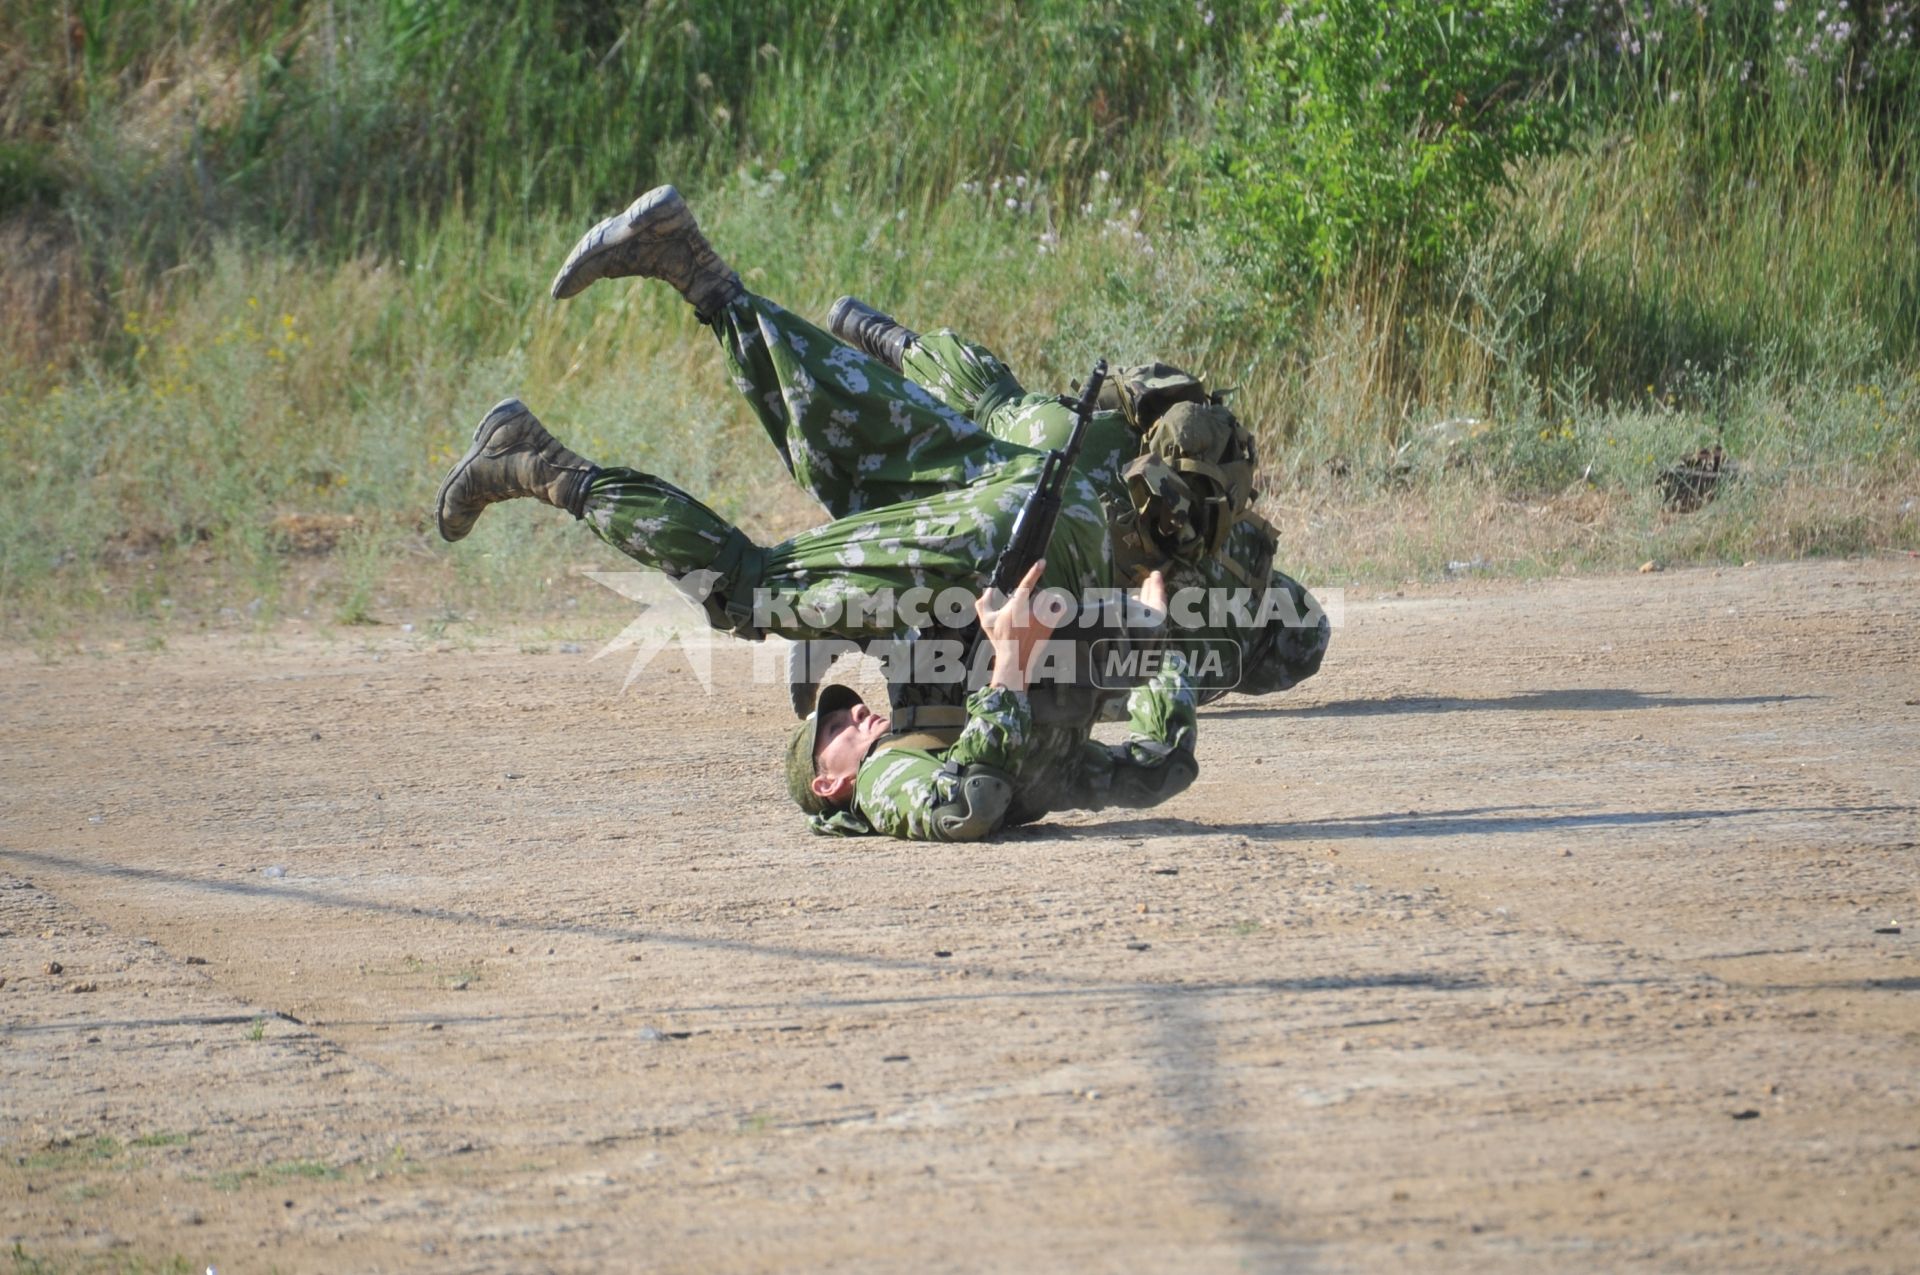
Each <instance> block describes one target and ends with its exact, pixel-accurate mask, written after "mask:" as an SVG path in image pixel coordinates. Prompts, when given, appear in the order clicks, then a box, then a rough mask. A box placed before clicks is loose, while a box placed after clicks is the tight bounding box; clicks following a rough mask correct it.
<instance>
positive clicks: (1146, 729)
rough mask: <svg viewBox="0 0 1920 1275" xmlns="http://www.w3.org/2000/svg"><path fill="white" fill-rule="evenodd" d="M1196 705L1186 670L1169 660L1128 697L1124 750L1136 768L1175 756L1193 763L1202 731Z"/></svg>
mask: <svg viewBox="0 0 1920 1275" xmlns="http://www.w3.org/2000/svg"><path fill="white" fill-rule="evenodd" d="M1195 702H1196V701H1195V698H1194V693H1193V683H1192V682H1191V681H1190V680H1189V679H1188V678H1187V673H1186V669H1185V668H1184V667H1182V666H1181V664H1180V662H1179V661H1177V660H1169V661H1167V662H1166V663H1165V664H1164V665H1162V666H1161V668H1160V671H1159V672H1158V673H1155V674H1154V675H1153V677H1152V678H1150V679H1149V680H1148V681H1147V683H1146V684H1145V685H1144V686H1137V687H1135V688H1134V690H1133V693H1132V694H1131V695H1130V696H1128V697H1127V726H1128V731H1127V742H1126V743H1125V744H1122V745H1121V747H1122V748H1124V749H1125V750H1126V751H1127V753H1128V755H1129V756H1130V757H1131V758H1132V760H1133V761H1134V763H1135V764H1136V765H1142V766H1154V765H1157V764H1164V763H1165V761H1166V759H1167V758H1169V757H1171V756H1173V755H1174V754H1175V753H1184V754H1185V755H1186V757H1187V758H1188V760H1189V761H1190V762H1191V759H1192V757H1193V745H1194V738H1195V736H1196V734H1197V733H1198V729H1199V715H1198V714H1197V713H1196V712H1195ZM1195 769H1196V770H1197V769H1198V767H1197V765H1196V766H1195ZM1189 782H1191V780H1189Z"/></svg>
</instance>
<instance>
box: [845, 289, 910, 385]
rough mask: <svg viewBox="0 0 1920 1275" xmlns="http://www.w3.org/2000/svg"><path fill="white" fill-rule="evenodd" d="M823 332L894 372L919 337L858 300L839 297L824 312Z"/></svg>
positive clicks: (889, 317)
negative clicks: (825, 318)
mask: <svg viewBox="0 0 1920 1275" xmlns="http://www.w3.org/2000/svg"><path fill="white" fill-rule="evenodd" d="M827 330H828V331H829V332H831V333H833V334H834V335H835V336H837V337H839V338H840V339H841V340H842V341H845V342H846V343H847V344H848V345H851V346H853V347H854V348H855V349H857V350H865V351H866V352H867V353H868V354H871V355H872V356H873V357H874V358H876V359H879V360H880V361H881V362H882V363H885V364H886V365H887V366H888V367H890V368H892V369H893V370H894V371H896V372H898V371H900V370H901V366H900V365H901V362H902V360H904V359H905V358H906V356H907V349H908V347H909V346H911V345H912V344H913V343H914V342H915V341H918V340H919V339H920V334H919V333H918V332H915V331H914V330H913V329H912V328H910V327H907V326H906V325H905V324H902V323H897V322H895V321H894V318H893V316H892V315H890V314H882V313H880V312H879V311H878V310H876V309H874V308H873V307H872V306H870V305H868V304H867V303H866V302H864V301H862V300H860V299H859V298H858V297H841V298H840V299H839V300H838V301H836V302H834V303H833V309H831V310H829V311H827Z"/></svg>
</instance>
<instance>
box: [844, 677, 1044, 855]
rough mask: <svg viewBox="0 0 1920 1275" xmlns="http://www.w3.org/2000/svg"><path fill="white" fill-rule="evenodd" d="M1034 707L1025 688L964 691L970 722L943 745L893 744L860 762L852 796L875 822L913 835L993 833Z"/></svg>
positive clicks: (957, 837)
mask: <svg viewBox="0 0 1920 1275" xmlns="http://www.w3.org/2000/svg"><path fill="white" fill-rule="evenodd" d="M1032 733H1033V715H1032V713H1031V711H1030V710H1029V708H1028V706H1027V697H1026V693H1025V692H1023V691H1017V690H1013V689H1011V688H1008V687H998V686H984V687H982V688H980V689H979V690H977V691H975V692H974V693H973V694H972V695H971V696H969V697H968V698H967V724H966V727H965V729H963V730H962V731H961V732H960V738H959V739H957V740H956V741H954V743H953V745H952V747H950V748H947V749H946V750H945V751H943V752H940V753H929V752H922V751H920V750H918V749H913V748H896V749H893V750H891V751H888V752H882V753H877V754H875V755H874V756H873V757H871V758H869V759H868V761H867V762H866V764H865V765H863V766H861V768H860V775H859V779H858V788H857V795H856V796H855V798H854V802H855V804H856V805H857V806H858V807H859V810H860V813H861V814H862V815H863V816H865V818H866V820H867V822H868V823H869V824H870V825H872V827H873V830H874V831H875V832H877V833H880V834H882V835H883V836H889V837H901V838H905V839H909V840H914V841H977V840H979V839H980V838H982V837H987V836H990V835H992V834H993V832H994V831H996V830H997V829H998V827H999V825H1000V822H1001V819H1002V818H1003V817H1004V815H1005V812H1006V806H1007V802H1008V800H1009V799H1010V798H1011V795H1012V776H1013V775H1014V774H1015V773H1016V772H1017V771H1018V770H1019V769H1020V763H1021V762H1022V761H1024V760H1025V759H1026V752H1027V744H1028V740H1029V739H1030V738H1031V736H1032Z"/></svg>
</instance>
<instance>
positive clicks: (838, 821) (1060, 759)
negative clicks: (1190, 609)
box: [813, 665, 1195, 841]
mask: <svg viewBox="0 0 1920 1275" xmlns="http://www.w3.org/2000/svg"><path fill="white" fill-rule="evenodd" d="M1127 724H1128V735H1127V740H1126V742H1125V743H1123V744H1117V745H1113V746H1111V747H1109V746H1108V745H1105V744H1102V743H1099V742H1098V741H1096V740H1092V739H1089V738H1088V737H1087V732H1086V731H1085V729H1073V728H1069V727H1044V726H1043V727H1039V728H1036V727H1035V726H1034V725H1033V714H1032V712H1031V710H1030V709H1029V707H1028V703H1027V697H1026V695H1024V694H1022V693H1020V692H1017V691H1009V690H1005V689H1000V688H995V687H991V686H983V687H981V688H980V689H979V690H977V691H975V692H974V693H973V694H972V695H971V696H969V697H968V699H967V725H966V728H965V729H964V730H962V731H961V732H960V738H959V739H958V740H956V741H955V742H954V743H953V745H952V746H951V747H949V748H946V749H944V750H942V751H939V752H932V751H928V750H925V749H920V748H911V747H902V748H893V749H888V750H886V751H884V752H875V753H873V754H871V755H870V756H868V758H867V759H866V761H864V762H863V763H861V766H860V772H859V774H858V775H857V776H856V777H855V785H854V797H853V801H852V803H851V804H850V805H849V806H848V807H847V808H846V809H845V810H839V811H834V812H831V813H828V814H823V815H815V816H813V826H814V829H815V830H816V831H819V832H825V833H830V834H834V835H838V836H859V835H864V834H869V833H879V834H881V835H883V836H890V837H906V838H912V839H914V840H922V841H925V840H935V839H938V838H939V837H940V830H939V827H938V825H937V824H936V823H935V821H934V819H933V811H934V810H935V809H936V808H938V807H940V806H942V805H944V804H945V803H947V802H948V801H950V800H952V798H953V786H954V784H955V783H956V782H957V780H958V777H959V774H960V771H961V770H962V769H963V768H964V767H968V766H977V765H985V766H991V767H994V768H995V769H997V770H1001V771H1004V772H1006V773H1007V774H1009V775H1011V776H1012V777H1013V793H1014V796H1013V808H1012V809H1011V810H1010V811H1009V812H1008V814H1007V818H1006V821H1005V823H1006V826H1012V825H1015V824H1022V823H1031V822H1032V821H1033V820H1035V819H1038V818H1040V817H1041V816H1042V815H1044V814H1046V813H1047V812H1048V811H1050V810H1100V809H1104V808H1106V807H1109V806H1125V807H1142V806H1152V805H1156V804H1158V803H1159V802H1160V801H1162V800H1164V799H1166V798H1167V797H1170V796H1172V795H1173V794H1174V793H1176V792H1178V791H1180V789H1182V788H1185V787H1186V785H1187V784H1188V783H1189V782H1191V780H1192V778H1193V773H1194V772H1193V765H1192V758H1193V746H1194V734H1195V721H1194V698H1193V691H1192V689H1191V688H1190V687H1189V686H1188V685H1187V680H1186V677H1185V676H1184V675H1183V674H1182V673H1180V672H1179V671H1178V669H1177V668H1175V667H1173V666H1171V665H1170V666H1168V667H1166V668H1164V669H1162V670H1161V671H1160V672H1159V673H1158V674H1156V675H1155V676H1154V678H1153V679H1152V680H1151V681H1149V682H1148V683H1147V684H1146V685H1144V686H1140V687H1137V688H1136V689H1135V690H1134V691H1133V693H1132V694H1131V695H1130V696H1129V697H1128V701H1127ZM1176 757H1178V758H1180V759H1181V761H1182V762H1183V763H1184V765H1169V761H1170V760H1171V759H1174V758H1176Z"/></svg>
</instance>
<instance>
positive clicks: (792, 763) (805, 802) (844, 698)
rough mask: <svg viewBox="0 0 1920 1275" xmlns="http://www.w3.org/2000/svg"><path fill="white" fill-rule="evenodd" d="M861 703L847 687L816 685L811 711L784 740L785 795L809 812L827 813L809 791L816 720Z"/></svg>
mask: <svg viewBox="0 0 1920 1275" xmlns="http://www.w3.org/2000/svg"><path fill="white" fill-rule="evenodd" d="M865 702H866V701H865V700H863V699H861V698H860V695H859V692H857V691H855V690H854V689H853V688H852V687H851V686H842V685H840V684H839V683H837V682H829V683H828V684H827V685H825V686H823V687H821V688H820V698H819V699H817V700H816V701H814V706H813V711H812V712H811V713H808V714H807V717H806V720H805V721H803V722H801V723H800V725H799V726H798V727H797V728H796V729H795V730H794V732H793V738H792V739H790V740H788V741H787V794H788V795H789V796H791V797H792V798H793V801H794V804H795V805H797V806H799V807H800V809H802V810H804V811H806V812H807V813H808V814H810V815H821V814H825V813H826V812H827V803H826V802H825V801H823V800H821V798H820V794H819V793H817V792H815V791H814V790H813V780H814V776H815V775H817V774H819V773H820V772H819V771H818V770H817V769H816V768H815V766H814V760H813V751H814V749H815V748H817V747H818V746H819V744H820V723H821V721H822V720H823V719H824V718H825V717H826V715H827V714H828V713H831V712H835V711H837V710H839V709H842V708H848V707H851V706H852V705H854V704H864V703H865Z"/></svg>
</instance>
